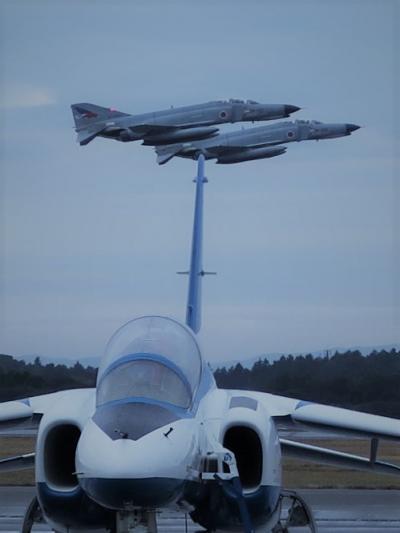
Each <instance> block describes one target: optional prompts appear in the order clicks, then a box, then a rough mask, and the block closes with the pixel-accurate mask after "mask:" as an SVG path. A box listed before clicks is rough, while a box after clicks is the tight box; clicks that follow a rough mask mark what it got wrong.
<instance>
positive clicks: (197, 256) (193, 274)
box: [186, 154, 208, 333]
mask: <svg viewBox="0 0 400 533" xmlns="http://www.w3.org/2000/svg"><path fill="white" fill-rule="evenodd" d="M204 161H205V159H204V155H203V154H200V155H199V158H198V160H197V176H196V178H195V179H194V182H195V183H196V198H195V204H194V220H193V234H192V251H191V254H190V270H189V288H188V297H187V306H186V325H187V326H189V328H190V329H192V330H193V331H194V332H195V333H198V332H199V330H200V326H201V281H202V278H203V276H204V275H205V274H206V272H204V270H203V195H204V191H203V185H204V183H207V181H208V180H207V178H206V177H205V176H204Z"/></svg>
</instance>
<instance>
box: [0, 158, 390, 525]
mask: <svg viewBox="0 0 400 533" xmlns="http://www.w3.org/2000/svg"><path fill="white" fill-rule="evenodd" d="M203 167H204V156H203V155H200V156H199V160H198V173H197V178H196V180H195V181H196V198H195V214H194V224H193V238H192V250H191V260H190V269H189V272H188V274H189V291H188V300H187V307H186V324H185V325H184V324H181V323H180V322H177V321H176V320H174V319H172V318H169V317H161V316H145V317H141V318H137V319H135V320H132V321H131V322H128V323H127V324H125V325H124V326H123V327H122V328H121V329H119V330H118V331H117V332H116V333H115V334H114V335H113V336H112V337H111V340H110V341H109V343H108V345H107V348H106V351H105V355H104V358H103V360H102V362H101V365H100V368H99V373H98V378H97V385H96V388H95V389H80V390H67V391H62V392H57V393H53V394H47V395H43V396H38V397H33V398H26V399H23V400H20V401H11V402H5V403H3V404H0V421H2V422H3V423H7V422H8V423H11V422H16V421H18V420H19V421H23V420H30V419H31V418H32V417H34V418H36V419H40V423H39V432H38V438H37V446H36V454H33V453H32V454H28V455H25V456H21V457H13V458H9V459H6V460H3V461H0V471H4V470H12V469H17V468H24V467H29V466H32V465H33V464H34V463H35V470H36V492H37V500H36V499H34V500H33V501H32V503H31V505H30V506H29V508H28V510H27V512H26V516H25V521H24V526H23V529H22V531H23V533H29V532H30V531H31V529H32V525H33V523H34V522H35V520H37V519H38V517H39V516H40V515H41V516H42V517H43V518H44V520H45V521H46V522H47V523H48V524H49V525H50V526H51V527H53V528H54V529H55V530H56V531H57V532H65V533H66V532H70V533H71V532H77V531H89V530H91V529H101V528H102V530H108V531H115V532H124V533H127V532H129V531H133V532H135V531H136V532H137V533H139V531H141V532H142V531H145V530H146V529H145V528H147V531H149V532H151V533H155V532H156V531H157V526H156V511H157V510H160V509H163V508H173V509H175V510H181V511H184V512H190V516H191V517H192V519H193V520H194V521H195V522H197V523H198V524H200V525H202V526H203V527H205V528H206V529H207V530H208V531H232V530H235V531H244V532H245V533H252V532H254V531H258V532H265V533H266V532H270V531H272V529H273V531H274V532H275V533H278V532H279V531H281V532H283V531H286V529H284V528H285V527H288V526H295V525H304V524H307V523H308V524H309V526H310V528H311V530H312V531H315V529H314V526H313V521H312V516H311V513H310V510H309V509H308V508H307V506H306V505H305V503H304V502H302V500H301V498H299V497H298V496H297V495H296V494H295V493H293V492H287V491H284V490H283V489H282V480H281V453H282V452H283V453H286V454H288V455H291V456H295V457H296V456H297V457H301V458H302V459H303V460H314V461H317V462H318V461H319V462H325V463H328V464H337V465H341V466H344V467H350V468H360V469H363V470H373V471H376V472H382V473H387V474H397V475H399V474H400V467H399V466H395V465H392V464H388V463H385V462H382V461H379V460H378V459H377V448H378V438H389V439H397V440H400V420H393V419H390V418H385V417H381V416H375V415H368V414H364V413H358V412H355V411H349V410H346V409H339V408H335V407H329V406H326V405H318V404H314V403H311V402H304V401H301V400H296V399H293V398H285V397H282V396H275V395H273V394H264V393H259V392H251V391H245V390H240V391H238V390H220V389H218V388H217V387H216V384H215V381H214V378H213V375H212V373H211V371H210V369H209V366H208V365H207V363H206V362H205V359H204V358H203V356H202V353H201V350H200V345H199V341H198V339H197V337H196V334H197V333H198V331H199V330H200V326H201V298H200V296H201V294H200V293H201V283H202V279H203V277H204V275H205V274H207V272H205V271H204V270H203V263H202V231H203V230H202V225H203V193H204V191H203V187H204V183H205V182H206V181H207V180H206V178H205V177H204V170H203ZM282 419H284V420H285V423H286V424H288V423H293V424H294V423H301V424H303V425H310V426H312V427H313V428H315V427H317V428H319V429H320V430H322V429H324V428H325V429H329V430H331V429H332V428H335V429H336V431H339V430H340V431H343V432H345V433H350V434H356V435H362V436H364V437H369V438H371V454H370V457H368V458H363V457H358V456H354V455H350V454H346V453H341V452H337V451H334V450H329V449H324V448H321V447H317V446H311V445H306V444H303V443H298V442H293V441H291V440H285V439H282V438H279V435H278V431H277V424H278V421H279V420H282ZM284 497H288V498H290V499H291V501H292V504H293V506H292V512H291V513H290V518H289V519H288V520H285V519H284V518H283V517H282V513H281V510H282V500H283V498H284ZM139 526H140V527H141V529H139Z"/></svg>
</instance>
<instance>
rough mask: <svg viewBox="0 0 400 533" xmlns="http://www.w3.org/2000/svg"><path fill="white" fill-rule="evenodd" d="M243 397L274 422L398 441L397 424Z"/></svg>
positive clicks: (258, 395)
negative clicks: (254, 402)
mask: <svg viewBox="0 0 400 533" xmlns="http://www.w3.org/2000/svg"><path fill="white" fill-rule="evenodd" d="M243 392H244V391H242V394H243ZM236 393H237V394H239V391H235V394H236ZM246 395H249V396H251V397H252V398H254V399H256V400H257V401H259V402H261V403H262V404H263V405H264V406H265V408H266V409H267V410H268V412H269V413H270V415H271V416H272V417H274V418H275V419H277V420H279V419H281V420H284V419H286V420H288V421H289V422H293V423H300V424H304V425H307V426H312V427H314V428H319V429H321V430H330V431H331V430H332V429H333V430H335V431H336V430H337V431H340V432H344V433H348V434H353V435H354V434H357V435H364V436H366V437H371V438H374V437H375V438H386V439H394V440H400V420H396V419H393V418H387V417H385V416H379V415H371V414H368V413H361V412H359V411H352V410H350V409H343V408H341V407H331V406H329V405H322V404H318V403H313V402H308V401H303V400H297V399H295V398H286V397H285V396H278V395H275V394H269V393H263V392H253V391H246Z"/></svg>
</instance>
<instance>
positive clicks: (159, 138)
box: [71, 99, 300, 146]
mask: <svg viewBox="0 0 400 533" xmlns="http://www.w3.org/2000/svg"><path fill="white" fill-rule="evenodd" d="M71 109H72V114H73V117H74V122H75V131H76V132H77V134H78V136H77V141H78V142H79V144H80V145H81V146H82V145H85V144H88V143H90V141H92V140H93V139H94V138H95V137H106V138H107V139H115V140H117V141H122V142H130V141H139V140H143V144H147V145H152V146H153V145H155V146H156V145H160V144H161V145H163V144H171V143H177V142H186V141H193V140H198V139H206V138H209V137H213V136H215V135H217V134H218V128H216V127H212V126H213V125H214V124H224V123H227V122H232V123H233V122H242V121H247V122H255V121H260V120H273V119H278V118H285V117H289V116H290V114H291V113H294V112H295V111H298V110H299V109H300V108H299V107H297V106H294V105H287V104H259V103H258V102H255V101H254V100H246V101H244V100H238V99H230V100H218V101H214V102H207V103H204V104H196V105H191V106H185V107H177V108H173V107H171V108H170V109H166V110H163V111H155V112H151V113H144V114H141V115H129V114H127V113H121V112H120V111H116V110H115V109H109V108H106V107H100V106H97V105H94V104H86V103H82V104H73V105H72V106H71Z"/></svg>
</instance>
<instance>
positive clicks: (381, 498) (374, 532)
mask: <svg viewBox="0 0 400 533" xmlns="http://www.w3.org/2000/svg"><path fill="white" fill-rule="evenodd" d="M299 493H300V494H301V495H302V496H303V497H304V498H305V499H306V501H307V502H308V503H309V505H310V506H311V508H312V511H313V513H314V516H315V519H316V522H317V527H318V531H320V532H323V533H349V532H354V533H380V532H382V531H383V532H386V531H387V532H390V533H395V532H396V533H399V532H400V490H362V489H360V490H341V489H332V490H331V489H315V490H314V489H307V490H305V489H302V490H300V491H299ZM33 495H34V488H33V487H0V531H6V532H8V533H17V532H18V531H20V528H21V523H22V519H23V515H24V512H25V508H26V506H27V505H28V503H29V502H30V500H31V498H32V497H33ZM158 526H159V533H185V532H186V531H187V532H188V533H194V532H195V531H199V530H200V529H201V528H199V526H197V525H196V524H194V523H193V522H191V520H190V518H189V517H185V515H184V514H179V513H172V512H165V513H161V514H160V516H159V518H158ZM33 531H35V532H37V533H39V532H45V531H46V532H48V531H51V530H50V528H49V527H46V526H45V525H41V524H39V525H37V526H35V528H34V530H33ZM292 531H293V533H295V532H296V533H303V532H306V531H308V530H307V529H306V528H301V529H300V528H296V529H293V530H292Z"/></svg>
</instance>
